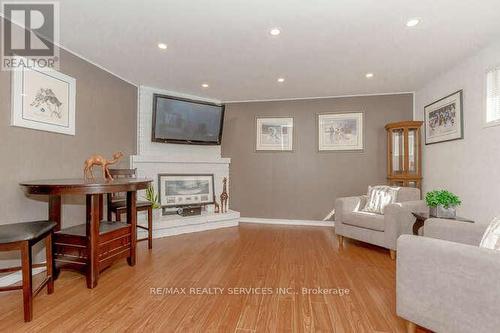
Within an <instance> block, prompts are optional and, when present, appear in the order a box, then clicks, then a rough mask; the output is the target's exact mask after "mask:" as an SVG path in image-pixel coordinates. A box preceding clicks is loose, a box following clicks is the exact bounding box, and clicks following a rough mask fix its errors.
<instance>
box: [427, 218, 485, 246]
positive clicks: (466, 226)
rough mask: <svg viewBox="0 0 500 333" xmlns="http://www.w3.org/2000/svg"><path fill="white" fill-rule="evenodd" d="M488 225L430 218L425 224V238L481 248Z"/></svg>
mask: <svg viewBox="0 0 500 333" xmlns="http://www.w3.org/2000/svg"><path fill="white" fill-rule="evenodd" d="M486 228H488V225H487V224H478V223H470V222H460V221H455V220H448V219H438V218H430V219H427V220H426V221H425V223H424V236H426V237H430V238H437V239H442V240H447V241H451V242H457V243H463V244H469V245H475V246H479V243H480V242H481V239H482V237H483V234H484V232H485V231H486Z"/></svg>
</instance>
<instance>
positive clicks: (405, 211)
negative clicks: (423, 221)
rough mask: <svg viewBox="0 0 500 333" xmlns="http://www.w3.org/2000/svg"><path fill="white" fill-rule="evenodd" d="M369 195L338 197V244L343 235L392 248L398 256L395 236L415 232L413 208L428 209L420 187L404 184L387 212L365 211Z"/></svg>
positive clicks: (336, 223)
mask: <svg viewBox="0 0 500 333" xmlns="http://www.w3.org/2000/svg"><path fill="white" fill-rule="evenodd" d="M366 200H367V196H366V195H362V196H357V197H346V198H339V199H337V200H336V201H335V233H336V234H337V237H338V241H339V244H340V245H342V244H343V239H344V237H347V238H352V239H356V240H360V241H363V242H366V243H370V244H374V245H378V246H381V247H384V248H386V249H389V250H390V253H391V258H393V259H395V258H396V240H397V239H398V237H399V236H400V235H402V234H412V226H413V223H414V222H415V217H414V216H413V215H412V212H420V213H422V212H428V210H429V209H428V207H427V205H426V204H425V202H424V201H423V200H420V190H419V189H417V188H412V187H401V188H400V189H399V191H398V194H397V198H396V203H393V204H389V205H387V206H386V207H385V209H384V214H383V215H382V214H376V213H369V212H363V211H362V209H363V207H364V206H365V204H366Z"/></svg>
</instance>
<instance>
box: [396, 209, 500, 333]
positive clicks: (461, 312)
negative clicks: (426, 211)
mask: <svg viewBox="0 0 500 333" xmlns="http://www.w3.org/2000/svg"><path fill="white" fill-rule="evenodd" d="M487 227H488V225H484V224H478V223H467V222H459V221H453V220H445V219H437V218H431V219H428V220H427V221H425V225H424V237H420V236H411V235H403V236H401V237H399V239H398V258H397V278H396V312H397V314H398V315H399V316H400V317H402V318H404V319H406V320H407V321H408V332H414V331H415V324H417V325H419V326H423V327H425V328H427V329H430V330H432V331H434V332H443V333H446V332H450V333H452V332H453V333H469V332H474V333H490V332H500V316H499V315H498V309H499V308H500V251H496V250H490V249H484V248H480V247H479V246H478V245H479V243H480V242H481V238H482V236H483V233H484V232H485V230H486V228H487Z"/></svg>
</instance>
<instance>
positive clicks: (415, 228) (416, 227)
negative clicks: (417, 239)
mask: <svg viewBox="0 0 500 333" xmlns="http://www.w3.org/2000/svg"><path fill="white" fill-rule="evenodd" d="M424 223H425V220H422V219H417V220H416V221H415V223H414V224H413V234H414V235H417V236H418V231H419V230H420V228H422V227H423V226H424Z"/></svg>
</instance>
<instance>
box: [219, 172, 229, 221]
mask: <svg viewBox="0 0 500 333" xmlns="http://www.w3.org/2000/svg"><path fill="white" fill-rule="evenodd" d="M227 199H229V195H228V194H227V177H224V179H223V180H222V193H221V195H220V205H221V213H227Z"/></svg>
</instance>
